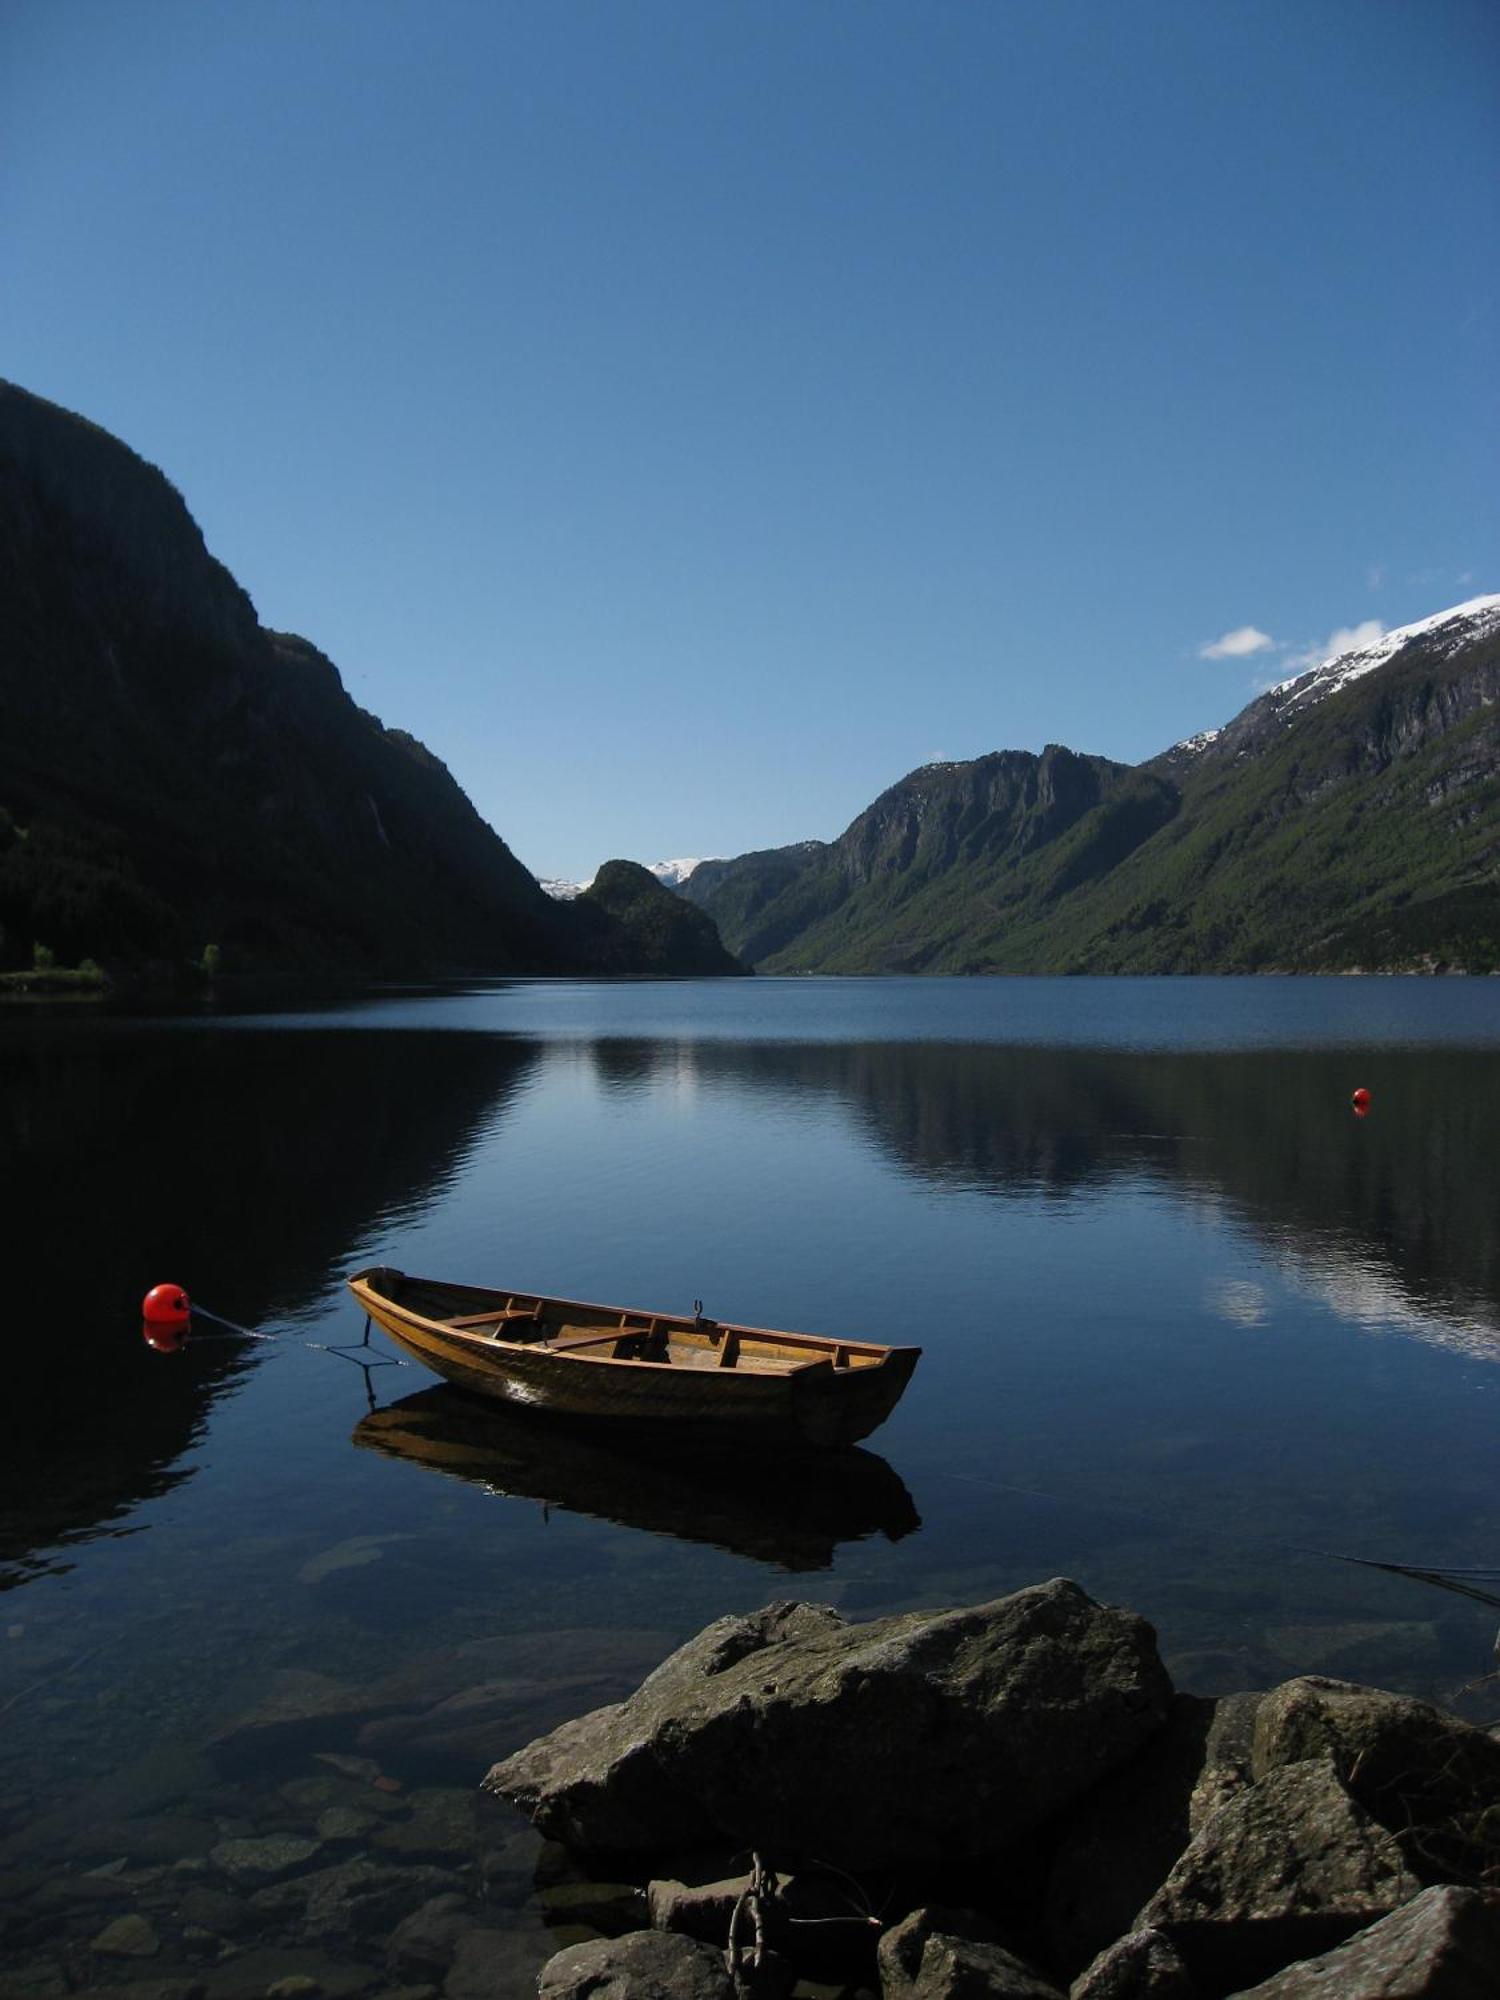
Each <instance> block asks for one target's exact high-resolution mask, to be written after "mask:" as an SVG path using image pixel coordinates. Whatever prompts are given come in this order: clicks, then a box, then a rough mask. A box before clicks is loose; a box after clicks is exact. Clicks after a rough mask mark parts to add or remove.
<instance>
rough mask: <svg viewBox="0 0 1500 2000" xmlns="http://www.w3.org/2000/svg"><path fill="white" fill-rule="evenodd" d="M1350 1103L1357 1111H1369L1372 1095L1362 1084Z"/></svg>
mask: <svg viewBox="0 0 1500 2000" xmlns="http://www.w3.org/2000/svg"><path fill="white" fill-rule="evenodd" d="M1349 1102H1350V1103H1351V1104H1352V1105H1353V1106H1354V1108H1355V1110H1356V1111H1368V1110H1369V1108H1370V1093H1369V1091H1368V1090H1366V1089H1365V1087H1364V1085H1363V1084H1361V1085H1360V1087H1359V1089H1358V1090H1356V1091H1355V1093H1354V1095H1353V1096H1352V1097H1351V1098H1350V1100H1349Z"/></svg>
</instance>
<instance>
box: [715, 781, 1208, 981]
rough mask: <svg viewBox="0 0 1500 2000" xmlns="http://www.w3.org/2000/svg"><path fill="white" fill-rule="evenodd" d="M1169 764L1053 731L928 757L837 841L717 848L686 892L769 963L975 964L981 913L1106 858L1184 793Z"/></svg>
mask: <svg viewBox="0 0 1500 2000" xmlns="http://www.w3.org/2000/svg"><path fill="white" fill-rule="evenodd" d="M1177 803H1178V793H1177V790H1176V788H1175V786H1173V785H1172V784H1171V783H1170V782H1169V781H1168V780H1165V779H1163V778H1161V777H1158V776H1156V775H1155V774H1150V773H1139V772H1135V771H1132V770H1131V769H1130V768H1129V766H1127V765H1123V764H1114V763H1111V762H1110V761H1109V759H1108V758H1104V757H1085V756H1080V755H1079V754H1078V753H1077V752H1075V751H1072V750H1068V749H1065V748H1063V747H1062V746H1061V745H1059V744H1050V745H1049V746H1048V747H1047V749H1046V750H1044V751H1043V753H1042V754H1041V756H1040V757H1037V756H1033V755H1032V754H1031V753H1030V752H1028V751H1022V750H1004V751H997V752H995V753H994V754H992V755H990V756H988V757H980V758H977V759H975V760H974V761H973V762H972V763H957V764H928V765H924V766H923V767H922V768H921V769H920V770H917V771H913V772H911V773H910V774H909V775H908V776H907V777H905V778H903V779H901V781H900V782H899V783H898V784H895V785H893V786H891V788H890V789H889V791H886V792H883V793H882V794H881V796H880V797H879V798H878V799H877V800H876V801H875V803H874V804H873V805H871V806H870V807H868V808H867V809H866V811H864V812H863V813H861V814H860V816H859V818H858V819H856V820H855V821H854V823H853V824H852V825H851V826H850V827H849V828H848V829H847V831H846V832H844V833H843V834H842V835H840V837H839V839H838V840H836V841H834V842H833V843H831V844H830V845H828V846H826V847H825V846H822V845H820V844H819V843H816V842H808V843H805V844H803V845H801V846H797V847H791V848H776V849H772V850H771V851H770V852H769V853H766V854H757V855H745V856H741V857H740V858H739V859H738V860H735V861H729V862H712V863H710V862H705V863H704V864H703V866H702V867H700V868H699V869H698V870H697V871H696V873H695V874H694V875H693V876H692V877H691V879H690V880H689V881H688V882H687V883H686V885H685V886H684V889H683V894H684V895H686V896H688V897H690V898H691V899H692V900H693V901H694V902H696V903H698V904H699V905H700V906H701V907H702V908H704V909H706V910H707V911H708V912H709V913H710V915H712V916H713V917H714V919H715V921H716V922H717V923H718V925H719V928H720V931H721V933H722V934H723V936H724V938H725V940H726V942H728V943H730V944H731V945H732V947H733V948H734V949H736V950H737V951H739V952H740V954H741V955H742V956H744V957H747V958H749V959H750V960H751V961H752V962H754V963H756V964H764V965H766V966H767V967H768V969H770V970H775V971H790V970H799V969H803V968H808V969H814V970H819V971H833V972H859V971H865V972H870V971H966V970H973V969H985V968H984V967H983V966H982V965H976V964H975V963H974V954H975V949H976V943H977V934H976V931H975V925H974V923H973V922H971V921H970V917H969V916H966V914H965V911H964V909H963V907H962V906H963V904H964V903H965V902H966V901H967V902H969V903H972V905H973V911H972V912H971V914H976V913H977V916H978V919H979V921H980V922H981V923H983V922H985V921H987V920H992V919H993V918H994V917H995V915H996V914H997V912H998V911H999V910H1000V909H1001V908H1002V906H1007V907H1010V908H1013V909H1014V910H1016V911H1017V912H1020V911H1029V910H1031V909H1033V907H1034V906H1035V905H1036V904H1037V903H1038V901H1040V902H1043V903H1045V902H1046V901H1048V900H1049V899H1051V898H1054V897H1056V896H1058V895H1061V894H1063V893H1066V892H1067V891H1068V890H1069V889H1073V888H1076V887H1077V886H1078V885H1079V884H1080V883H1083V882H1086V881H1088V880H1091V879H1092V878H1093V877H1094V876H1095V875H1097V874H1098V873H1099V872H1100V871H1101V870H1107V869H1108V868H1110V867H1112V866H1113V865H1114V864H1115V863H1116V862H1118V861H1119V860H1120V859H1121V858H1122V857H1123V856H1124V855H1125V854H1128V853H1129V852H1130V851H1131V850H1132V849H1133V848H1134V847H1136V846H1137V845H1138V844H1139V843H1140V842H1141V841H1142V840H1144V839H1146V838H1148V837H1149V835H1150V834H1151V833H1152V832H1154V831H1155V830H1156V828H1157V827H1159V826H1161V825H1163V824H1164V823H1165V822H1166V821H1167V820H1168V819H1170V818H1171V817H1172V815H1173V814H1174V813H1175V811H1176V809H1177Z"/></svg>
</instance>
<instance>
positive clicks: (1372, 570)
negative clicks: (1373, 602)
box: [1365, 563, 1385, 590]
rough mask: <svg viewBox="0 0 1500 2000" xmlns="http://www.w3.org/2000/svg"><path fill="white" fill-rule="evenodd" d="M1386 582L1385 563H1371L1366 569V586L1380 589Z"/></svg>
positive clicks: (1371, 588)
mask: <svg viewBox="0 0 1500 2000" xmlns="http://www.w3.org/2000/svg"><path fill="white" fill-rule="evenodd" d="M1384 582H1385V564H1384V563H1371V564H1370V567H1369V568H1368V569H1367V570H1366V571H1365V585H1366V588H1367V589H1370V590H1379V588H1380V586H1381V585H1382V584H1383V583H1384Z"/></svg>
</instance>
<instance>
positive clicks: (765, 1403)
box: [349, 1267, 921, 1446]
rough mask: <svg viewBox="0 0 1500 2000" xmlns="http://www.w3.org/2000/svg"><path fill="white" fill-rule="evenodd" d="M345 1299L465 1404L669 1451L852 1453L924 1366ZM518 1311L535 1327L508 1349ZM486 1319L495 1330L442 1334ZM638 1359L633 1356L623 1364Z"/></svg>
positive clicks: (494, 1298) (832, 1345)
mask: <svg viewBox="0 0 1500 2000" xmlns="http://www.w3.org/2000/svg"><path fill="white" fill-rule="evenodd" d="M349 1289H350V1290H351V1292H353V1294H354V1296H355V1298H356V1299H357V1300H358V1301H359V1303H360V1305H361V1306H363V1308H364V1309H365V1311H366V1312H367V1313H368V1314H369V1315H370V1317H371V1319H372V1320H374V1321H375V1323H376V1324H377V1325H378V1326H379V1327H381V1329H382V1330H383V1331H384V1332H385V1333H386V1334H388V1335H389V1336H390V1338H391V1339H392V1340H393V1341H394V1342H395V1343H396V1345H397V1346H398V1347H400V1348H401V1349H402V1350H403V1351H404V1352H405V1353H406V1354H408V1355H410V1356H411V1358H412V1359H413V1360H415V1361H419V1362H421V1363H422V1364H423V1365H424V1366H425V1367H428V1368H430V1369H432V1370H433V1372H434V1373H435V1374H438V1375H441V1376H442V1377H444V1379H445V1380H447V1381H449V1382H452V1383H454V1384H456V1386H457V1387H459V1388H461V1389H465V1390H468V1391H469V1392H470V1393H471V1394H474V1395H479V1396H486V1397H490V1398H492V1399H493V1400H495V1401H498V1402H502V1403H508V1404H510V1405H512V1406H514V1407H517V1408H523V1409H535V1410H542V1411H546V1412H547V1413H548V1414H549V1415H551V1416H554V1417H562V1418H566V1419H568V1420H570V1421H572V1422H574V1423H579V1424H589V1425H594V1424H607V1425H609V1426H610V1427H611V1428H621V1429H626V1428H628V1429H635V1430H641V1431H656V1432H663V1433H669V1434H672V1435H673V1436H676V1437H686V1436H695V1437H696V1436H697V1435H699V1434H706V1433H710V1432H711V1433H712V1434H713V1435H714V1436H716V1437H722V1438H723V1439H725V1440H726V1441H729V1440H735V1439H739V1440H743V1441H744V1442H746V1443H755V1444H761V1443H767V1442H777V1443H785V1444H793V1443H797V1444H817V1445H830V1446H836V1445H845V1444H854V1443H857V1442H858V1440H859V1439H861V1438H863V1437H868V1436H869V1434H870V1432H871V1431H873V1430H875V1429H876V1428H877V1427H878V1426H879V1425H880V1424H882V1423H884V1421H885V1419H886V1418H887V1417H888V1416H889V1415H890V1413H891V1411H892V1410H893V1409H894V1408H895V1406H896V1404H897V1402H898V1401H899V1400H900V1397H901V1395H902V1392H903V1391H904V1389H905V1388H906V1385H907V1383H908V1382H909V1381H910V1380H911V1376H912V1371H913V1369H914V1368H915V1367H916V1364H917V1360H918V1357H919V1355H920V1353H921V1349H920V1348H916V1347H877V1346H875V1345H874V1344H872V1343H868V1342H841V1341H835V1340H830V1339H824V1338H822V1337H821V1336H818V1335H813V1334H790V1333H781V1332H778V1331H776V1330H774V1329H769V1328H757V1327H741V1326H734V1325H729V1324H726V1323H723V1322H717V1321H716V1322H706V1321H701V1320H696V1319H689V1318H686V1317H682V1316H676V1315H663V1314H647V1313H631V1312H630V1311H629V1310H628V1309H622V1308H619V1307H614V1306H598V1305H592V1304H587V1303H584V1302H582V1301H577V1300H566V1299H547V1298H536V1297H535V1295H531V1296H530V1297H526V1296H524V1295H522V1305H521V1307H520V1308H518V1307H517V1305H516V1301H517V1298H518V1295H517V1294H514V1293H508V1292H498V1291H488V1290H485V1289H482V1288H479V1287H476V1286H459V1285H446V1284H443V1283H442V1282H441V1281H438V1280H432V1279H417V1278H408V1277H407V1276H406V1275H405V1274H404V1273H402V1272H399V1271H393V1270H390V1269H389V1268H385V1267H376V1268H373V1269H371V1270H368V1271H361V1272H359V1273H357V1274H356V1275H355V1276H354V1277H352V1278H351V1279H350V1280H349ZM434 1308H439V1309H440V1310H434ZM523 1311H524V1312H527V1313H529V1312H532V1311H534V1312H535V1314H536V1318H535V1320H534V1321H533V1320H528V1321H527V1323H526V1324H525V1326H524V1329H523V1337H508V1336H509V1335H510V1334H511V1333H512V1331H513V1330H515V1325H516V1319H517V1317H518V1315H519V1313H520V1312H523ZM487 1313H493V1315H494V1318H495V1320H496V1325H495V1326H493V1327H492V1326H490V1325H487V1324H486V1325H481V1326H479V1327H476V1326H474V1325H467V1326H464V1325H456V1324H453V1323H452V1322H453V1321H455V1320H460V1319H463V1320H471V1321H483V1320H484V1318H485V1315H486V1314H487ZM635 1347H639V1348H641V1349H642V1350H643V1352H642V1353H640V1354H637V1353H634V1352H629V1351H627V1352H621V1351H620V1350H622V1349H625V1350H630V1349H633V1348H635ZM726 1350H727V1353H728V1355H729V1356H730V1357H731V1358H728V1359H726V1360H724V1361H722V1362H721V1361H720V1360H719V1359H718V1357H719V1356H723V1355H725V1354H726ZM653 1352H655V1353H659V1354H661V1355H662V1357H663V1358H660V1359H653V1358H650V1355H651V1354H652V1353H653Z"/></svg>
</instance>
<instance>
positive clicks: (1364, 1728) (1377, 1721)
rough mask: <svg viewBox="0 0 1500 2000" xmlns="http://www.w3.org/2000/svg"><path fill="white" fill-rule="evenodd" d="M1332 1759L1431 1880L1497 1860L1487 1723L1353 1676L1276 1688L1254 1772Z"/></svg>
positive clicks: (1262, 1720) (1498, 1795) (1497, 1782)
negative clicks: (1361, 1684) (1463, 1718)
mask: <svg viewBox="0 0 1500 2000" xmlns="http://www.w3.org/2000/svg"><path fill="white" fill-rule="evenodd" d="M1325 1756H1326V1757H1331V1758H1332V1759H1333V1762H1334V1764H1335V1765H1336V1766H1337V1768H1338V1770H1339V1773H1340V1775H1341V1776H1342V1778H1343V1780H1344V1783H1345V1784H1346V1785H1347V1786H1348V1788H1349V1790H1350V1791H1351V1792H1352V1793H1353V1794H1354V1796H1355V1798H1357V1799H1358V1800H1359V1802H1360V1804H1361V1805H1362V1806H1363V1807H1364V1808H1365V1810H1366V1812H1368V1813H1371V1814H1372V1815H1373V1816H1374V1817H1375V1818H1376V1819H1378V1820H1379V1821H1380V1823H1381V1825H1382V1826H1384V1827H1386V1828H1388V1829H1389V1830H1390V1832H1392V1833H1393V1834H1395V1836H1396V1838H1397V1839H1398V1840H1399V1841H1400V1842H1401V1847H1402V1851H1403V1853H1404V1854H1405V1856H1406V1859H1407V1862H1408V1864H1409V1865H1410V1866H1411V1867H1413V1868H1414V1869H1415V1870H1416V1872H1417V1873H1418V1874H1419V1875H1421V1876H1422V1878H1423V1879H1424V1881H1427V1882H1432V1881H1433V1880H1434V1879H1437V1880H1442V1879H1444V1878H1448V1879H1452V1878H1453V1877H1455V1876H1457V1877H1459V1878H1461V1879H1468V1880H1472V1879H1474V1877H1476V1876H1478V1875H1480V1874H1482V1872H1483V1871H1484V1869H1485V1868H1486V1867H1487V1866H1491V1865H1493V1861H1494V1849H1495V1829H1494V1817H1493V1816H1494V1810H1495V1801H1496V1800H1497V1799H1500V1742H1496V1740H1495V1739H1494V1737H1492V1736H1490V1735H1489V1734H1488V1733H1487V1732H1486V1731H1484V1730H1483V1729H1476V1728H1474V1727H1473V1726H1472V1725H1471V1724H1470V1723H1467V1722H1460V1721H1459V1720H1458V1718H1457V1717H1456V1716H1452V1715H1445V1714H1444V1713H1443V1711H1442V1710H1441V1709H1439V1708H1434V1707H1433V1706H1432V1705H1431V1704H1430V1703H1429V1702H1425V1701H1418V1700H1416V1699H1415V1698H1414V1697H1412V1696H1410V1695H1400V1694H1388V1693H1386V1692H1385V1691H1384V1690H1383V1689H1380V1688H1367V1687H1357V1686H1355V1685H1353V1684H1352V1683H1351V1682H1348V1681H1335V1680H1326V1679H1324V1678H1322V1677H1321V1676H1317V1675H1305V1676H1303V1677H1302V1678H1301V1679H1299V1680H1294V1681H1287V1682H1285V1683H1284V1684H1283V1685H1282V1686H1281V1687H1278V1688H1273V1689H1272V1691H1271V1693H1270V1694H1268V1695H1267V1696H1266V1697H1265V1699H1264V1700H1263V1701H1262V1703H1261V1706H1260V1708H1259V1710H1258V1711H1257V1714H1256V1721H1255V1746H1254V1757H1253V1767H1252V1768H1253V1770H1254V1774H1255V1776H1256V1777H1264V1776H1265V1775H1266V1774H1267V1773H1269V1772H1271V1771H1274V1770H1276V1769H1277V1768H1278V1767H1279V1766H1281V1765H1284V1764H1291V1763H1296V1762H1299V1761H1301V1760H1303V1759H1305V1758H1309V1757H1325Z"/></svg>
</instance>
